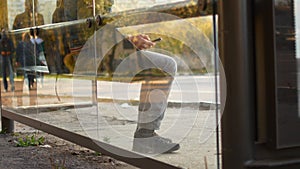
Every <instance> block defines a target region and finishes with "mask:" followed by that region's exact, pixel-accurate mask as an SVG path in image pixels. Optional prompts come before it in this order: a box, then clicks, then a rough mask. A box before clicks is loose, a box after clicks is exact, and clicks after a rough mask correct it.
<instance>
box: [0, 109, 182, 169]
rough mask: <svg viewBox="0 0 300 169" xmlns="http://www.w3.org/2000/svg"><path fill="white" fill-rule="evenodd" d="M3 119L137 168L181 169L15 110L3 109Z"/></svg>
mask: <svg viewBox="0 0 300 169" xmlns="http://www.w3.org/2000/svg"><path fill="white" fill-rule="evenodd" d="M2 117H5V118H8V119H11V120H15V121H18V122H20V123H23V124H25V125H28V126H30V127H33V128H36V129H38V130H41V131H44V132H46V133H49V134H52V135H54V136H57V137H59V138H61V139H64V140H67V141H70V142H72V143H75V144H77V145H80V146H83V147H86V148H89V149H91V150H94V151H96V152H100V153H102V154H104V155H107V156H110V157H112V158H115V159H117V160H120V161H124V162H126V163H128V164H131V165H134V166H136V167H140V168H145V169H153V168H164V169H179V167H176V166H173V165H171V164H168V163H164V162H162V161H158V160H155V159H153V158H150V157H146V156H143V155H140V154H137V153H134V152H132V151H128V150H124V149H122V148H119V147H116V146H113V145H110V144H107V143H104V142H101V141H98V140H95V139H91V138H89V137H86V136H83V135H79V134H76V133H74V132H71V131H68V130H65V129H62V128H59V127H56V126H53V125H50V124H47V123H44V122H41V121H38V120H35V119H32V118H29V117H26V116H24V115H21V114H18V113H16V112H14V111H13V110H8V109H2ZM107 150H111V151H107ZM112 152H118V153H112ZM118 154H122V155H123V156H120V155H118ZM130 157H135V158H130Z"/></svg>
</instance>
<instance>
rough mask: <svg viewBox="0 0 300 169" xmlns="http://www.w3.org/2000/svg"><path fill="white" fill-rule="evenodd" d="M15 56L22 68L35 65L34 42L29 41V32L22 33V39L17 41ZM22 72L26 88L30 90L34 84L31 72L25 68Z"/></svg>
mask: <svg viewBox="0 0 300 169" xmlns="http://www.w3.org/2000/svg"><path fill="white" fill-rule="evenodd" d="M16 56H17V58H16V61H17V63H18V64H20V65H21V66H22V68H23V69H24V68H26V67H28V66H35V64H36V60H35V57H34V44H33V43H32V42H31V41H30V35H29V33H27V32H26V33H23V34H22V41H20V42H19V43H18V46H17V49H16ZM23 73H24V79H25V80H27V84H28V89H29V90H30V89H31V88H32V87H33V84H34V75H33V73H32V72H27V71H26V70H25V69H24V71H23Z"/></svg>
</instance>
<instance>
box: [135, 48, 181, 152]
mask: <svg viewBox="0 0 300 169" xmlns="http://www.w3.org/2000/svg"><path fill="white" fill-rule="evenodd" d="M140 56H141V57H142V59H141V60H142V62H141V63H140V66H141V68H142V69H143V70H145V69H147V68H151V69H152V68H155V69H159V70H161V71H162V72H163V74H164V75H163V76H161V75H160V76H157V77H155V76H151V75H150V76H147V77H145V82H144V83H143V84H142V87H141V92H140V104H139V115H138V124H137V130H136V132H135V134H134V137H135V140H134V145H133V150H134V151H138V152H142V153H165V152H172V151H176V150H178V149H179V144H176V143H172V141H171V140H170V139H166V138H163V137H160V136H158V135H157V134H156V133H155V130H158V129H159V128H160V124H161V121H162V119H163V117H164V113H165V110H166V108H167V104H168V102H167V99H168V96H169V93H170V90H171V85H172V82H173V79H174V78H173V76H174V75H175V73H176V70H177V68H176V62H175V61H174V60H173V59H172V58H171V57H169V56H166V55H162V54H159V53H154V52H149V51H141V55H140Z"/></svg>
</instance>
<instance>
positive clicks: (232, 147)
mask: <svg viewBox="0 0 300 169" xmlns="http://www.w3.org/2000/svg"><path fill="white" fill-rule="evenodd" d="M253 3H254V2H253V1H252V0H231V1H219V14H220V15H219V17H220V19H219V21H220V24H219V26H220V28H219V36H220V38H219V39H220V41H219V43H220V45H219V46H220V57H221V60H222V62H223V66H224V70H225V74H226V82H227V88H226V90H227V99H226V105H225V109H224V113H223V116H222V123H221V127H222V166H223V169H243V168H245V163H246V162H247V161H249V160H252V159H253V157H254V141H255V111H256V109H255V74H254V73H255V67H254V61H255V57H254V48H253V20H252V10H253ZM221 80H225V79H221ZM222 90H225V89H224V88H221V95H222V93H223V92H222Z"/></svg>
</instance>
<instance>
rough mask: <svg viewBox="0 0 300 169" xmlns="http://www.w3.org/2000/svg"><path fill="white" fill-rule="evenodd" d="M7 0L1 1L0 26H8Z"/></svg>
mask: <svg viewBox="0 0 300 169" xmlns="http://www.w3.org/2000/svg"><path fill="white" fill-rule="evenodd" d="M7 22H8V18H7V1H1V3H0V28H8V23H7Z"/></svg>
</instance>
